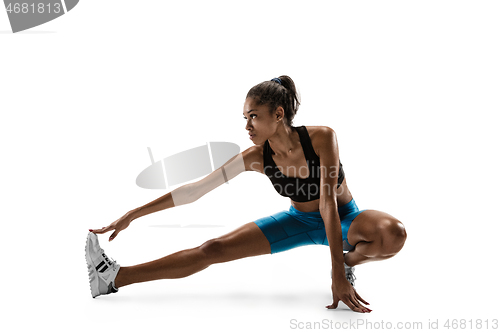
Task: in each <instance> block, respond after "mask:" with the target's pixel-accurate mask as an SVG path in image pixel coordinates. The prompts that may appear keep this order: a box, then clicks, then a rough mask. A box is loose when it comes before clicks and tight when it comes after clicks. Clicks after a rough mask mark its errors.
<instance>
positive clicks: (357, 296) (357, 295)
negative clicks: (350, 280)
mask: <svg viewBox="0 0 500 333" xmlns="http://www.w3.org/2000/svg"><path fill="white" fill-rule="evenodd" d="M354 294H355V295H356V298H357V299H359V300H360V301H361V302H363V303H365V304H366V305H370V303H368V302H367V301H365V300H364V299H362V298H361V296H359V294H358V292H357V291H356V289H354Z"/></svg>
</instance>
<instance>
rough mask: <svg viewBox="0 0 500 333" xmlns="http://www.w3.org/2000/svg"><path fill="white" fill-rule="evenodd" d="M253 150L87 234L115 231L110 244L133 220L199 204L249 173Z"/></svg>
mask: <svg viewBox="0 0 500 333" xmlns="http://www.w3.org/2000/svg"><path fill="white" fill-rule="evenodd" d="M254 147H255V146H252V147H250V148H248V149H247V150H245V151H244V152H241V153H239V154H237V155H235V156H233V157H232V158H231V159H230V160H229V161H227V162H226V163H225V164H224V165H223V166H221V167H220V168H218V169H217V170H214V171H213V172H212V173H210V174H209V175H208V176H206V177H205V178H203V179H201V180H200V181H197V182H194V183H191V184H186V185H183V186H181V187H179V188H176V189H175V190H173V191H171V192H169V193H167V194H165V195H163V196H161V197H159V198H158V199H156V200H154V201H151V202H149V203H147V204H145V205H144V206H141V207H138V208H135V209H132V210H131V211H129V212H127V213H126V214H125V215H123V216H122V217H120V218H119V219H118V220H116V221H114V222H113V223H111V224H110V225H109V226H107V227H104V228H101V229H90V231H92V232H94V233H96V234H103V233H106V232H108V231H111V230H114V232H113V234H111V236H110V237H109V240H110V241H111V240H113V239H114V238H116V236H117V235H118V233H119V232H120V231H122V230H124V229H126V228H127V227H128V226H129V225H130V223H131V222H132V221H133V220H135V219H137V218H139V217H142V216H144V215H148V214H151V213H155V212H158V211H160V210H164V209H167V208H172V207H176V206H180V205H185V204H188V203H192V202H194V201H196V200H198V199H199V198H201V197H202V196H204V195H205V194H207V193H208V192H210V191H212V190H213V189H215V188H217V187H218V186H220V185H222V184H223V183H225V182H228V181H229V180H231V179H233V178H234V177H236V176H237V175H239V174H240V173H241V172H243V171H246V170H252V168H251V167H250V165H251V164H252V163H253V162H255V161H256V160H257V158H258V156H257V154H256V150H255V149H253V148H254Z"/></svg>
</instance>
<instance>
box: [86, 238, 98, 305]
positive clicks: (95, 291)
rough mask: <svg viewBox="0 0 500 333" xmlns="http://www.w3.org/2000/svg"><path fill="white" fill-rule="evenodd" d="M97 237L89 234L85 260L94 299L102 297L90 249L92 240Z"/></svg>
mask: <svg viewBox="0 0 500 333" xmlns="http://www.w3.org/2000/svg"><path fill="white" fill-rule="evenodd" d="M91 237H92V238H94V237H97V236H96V235H95V234H94V233H92V232H89V234H88V235H87V244H86V245H85V260H86V261H87V270H88V272H89V284H90V293H91V294H92V297H93V298H96V297H97V296H99V295H100V293H99V277H98V276H97V269H96V267H95V265H94V263H93V262H92V259H91V258H90V255H89V250H90V249H89V247H90V244H91V242H90V239H91Z"/></svg>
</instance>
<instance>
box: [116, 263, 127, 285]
mask: <svg viewBox="0 0 500 333" xmlns="http://www.w3.org/2000/svg"><path fill="white" fill-rule="evenodd" d="M125 275H126V267H120V270H119V271H118V274H116V277H115V281H113V284H114V286H115V288H121V287H124V286H126V285H127V283H126V282H125V279H124V277H125Z"/></svg>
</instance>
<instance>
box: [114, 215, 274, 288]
mask: <svg viewBox="0 0 500 333" xmlns="http://www.w3.org/2000/svg"><path fill="white" fill-rule="evenodd" d="M269 253H271V247H270V245H269V242H268V240H267V238H266V237H265V236H264V234H263V233H262V231H261V230H260V229H259V227H258V226H257V225H256V224H255V223H254V222H250V223H247V224H245V225H243V226H241V227H239V228H238V229H236V230H234V231H232V232H230V233H228V234H226V235H224V236H221V237H219V238H215V239H211V240H209V241H207V242H205V243H204V244H202V245H201V246H198V247H196V248H192V249H187V250H183V251H179V252H176V253H173V254H171V255H168V256H166V257H163V258H160V259H157V260H154V261H150V262H147V263H144V264H139V265H135V266H129V267H120V270H119V271H118V275H117V276H116V279H115V286H116V287H117V288H120V287H123V286H126V285H129V284H132V283H139V282H146V281H153V280H159V279H178V278H183V277H186V276H189V275H192V274H194V273H197V272H199V271H201V270H204V269H205V268H207V267H208V266H210V265H212V264H215V263H222V262H227V261H231V260H236V259H241V258H245V257H252V256H258V255H262V254H269Z"/></svg>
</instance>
